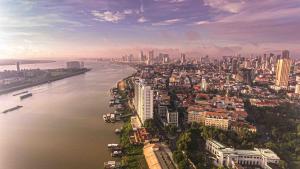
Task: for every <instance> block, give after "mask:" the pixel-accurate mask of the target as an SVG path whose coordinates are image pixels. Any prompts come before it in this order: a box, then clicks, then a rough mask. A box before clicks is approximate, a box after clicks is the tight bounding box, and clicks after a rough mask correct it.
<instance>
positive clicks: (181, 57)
mask: <svg viewBox="0 0 300 169" xmlns="http://www.w3.org/2000/svg"><path fill="white" fill-rule="evenodd" d="M185 62H186V58H185V54H184V53H181V55H180V63H181V64H182V65H183V64H185Z"/></svg>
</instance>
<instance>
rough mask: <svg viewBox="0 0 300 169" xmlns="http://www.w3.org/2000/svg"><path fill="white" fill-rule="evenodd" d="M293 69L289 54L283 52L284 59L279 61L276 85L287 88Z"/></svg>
mask: <svg viewBox="0 0 300 169" xmlns="http://www.w3.org/2000/svg"><path fill="white" fill-rule="evenodd" d="M290 69H291V60H290V59H289V52H288V51H283V52H282V58H281V59H279V60H278V61H277V67H276V79H275V85H276V86H277V87H285V88H286V87H287V86H288V83H289V74H290Z"/></svg>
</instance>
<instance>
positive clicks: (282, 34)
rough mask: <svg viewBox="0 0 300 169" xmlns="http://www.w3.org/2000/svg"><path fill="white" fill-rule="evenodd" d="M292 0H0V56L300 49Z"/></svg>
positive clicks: (297, 5) (299, 21) (298, 5)
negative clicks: (152, 50)
mask: <svg viewBox="0 0 300 169" xmlns="http://www.w3.org/2000/svg"><path fill="white" fill-rule="evenodd" d="M299 13H300V2H299V1H296V0H288V1H280V0H264V1H257V0H253V1H246V0H122V1H112V0H101V1H96V0H90V1H82V0H72V1H71V0H63V1H57V0H55V1H34V0H23V1H21V0H20V1H11V0H2V1H1V2H0V50H1V55H0V59H4V58H17V59H18V58H25V59H26V58H35V59H37V58H38V59H49V58H56V59H58V58H70V57H114V56H115V57H119V56H121V55H125V54H134V55H138V54H139V53H140V50H145V51H147V50H151V49H154V50H156V51H164V52H168V53H170V54H171V55H172V54H173V55H176V54H180V53H181V52H184V53H187V56H199V55H200V56H201V55H206V54H208V55H210V56H222V55H235V54H242V55H250V54H258V53H264V52H278V53H281V50H284V49H288V50H290V52H291V57H294V58H295V57H298V56H299V54H300V50H299V49H300V45H299V39H300V37H299V36H300V34H299V33H297V32H298V28H299V27H300V18H299V17H300V16H299V15H297V14H299Z"/></svg>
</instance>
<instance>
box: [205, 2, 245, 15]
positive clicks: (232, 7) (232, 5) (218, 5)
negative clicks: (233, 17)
mask: <svg viewBox="0 0 300 169" xmlns="http://www.w3.org/2000/svg"><path fill="white" fill-rule="evenodd" d="M203 2H204V5H205V6H209V7H211V8H213V9H217V10H220V11H225V12H229V13H238V12H240V11H241V9H242V8H243V6H244V4H245V1H244V0H204V1H203Z"/></svg>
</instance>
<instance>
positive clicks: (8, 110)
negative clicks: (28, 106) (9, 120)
mask: <svg viewBox="0 0 300 169" xmlns="http://www.w3.org/2000/svg"><path fill="white" fill-rule="evenodd" d="M22 107H23V106H15V107H13V108H10V109H7V110H4V111H3V112H2V113H8V112H11V111H14V110H17V109H20V108H22Z"/></svg>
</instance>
